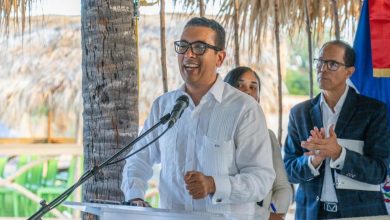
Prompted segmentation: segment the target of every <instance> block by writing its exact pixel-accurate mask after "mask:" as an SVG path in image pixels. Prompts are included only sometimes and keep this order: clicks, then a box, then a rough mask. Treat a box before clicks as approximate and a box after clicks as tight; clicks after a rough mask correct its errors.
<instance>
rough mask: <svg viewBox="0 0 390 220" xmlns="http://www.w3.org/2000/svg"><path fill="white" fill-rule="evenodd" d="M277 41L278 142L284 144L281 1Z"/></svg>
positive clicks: (277, 24)
mask: <svg viewBox="0 0 390 220" xmlns="http://www.w3.org/2000/svg"><path fill="white" fill-rule="evenodd" d="M275 41H276V61H277V70H278V96H279V128H278V142H279V144H280V145H281V144H282V131H283V130H282V126H283V123H282V122H283V94H282V69H281V65H280V34H279V1H278V0H276V1H275Z"/></svg>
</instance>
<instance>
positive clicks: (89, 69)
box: [81, 0, 138, 218]
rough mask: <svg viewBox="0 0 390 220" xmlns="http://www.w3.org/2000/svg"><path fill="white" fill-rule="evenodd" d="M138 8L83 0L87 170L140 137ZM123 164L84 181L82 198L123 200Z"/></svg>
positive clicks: (128, 3) (117, 0)
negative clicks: (136, 16) (136, 13)
mask: <svg viewBox="0 0 390 220" xmlns="http://www.w3.org/2000/svg"><path fill="white" fill-rule="evenodd" d="M133 13H134V3H133V1H127V0H115V1H114V0H107V1H96V0H83V1H81V35H82V40H81V46H82V73H83V78H82V96H83V104H84V112H83V122H84V128H83V130H84V134H83V145H84V167H85V169H86V170H88V169H90V168H92V167H93V166H95V165H97V164H100V163H102V162H103V161H104V160H105V159H107V158H108V157H109V155H112V154H114V153H115V152H117V151H118V150H119V149H121V148H122V147H123V146H124V145H125V144H126V143H128V142H130V140H131V139H133V138H135V137H136V136H137V131H138V81H137V79H138V78H137V77H138V63H137V60H138V55H137V49H136V48H137V46H136V35H135V20H136V18H135V17H133ZM123 165H124V163H123V162H122V163H119V164H115V165H112V166H110V167H109V168H108V169H107V168H106V169H103V170H102V172H100V173H98V174H97V175H95V176H94V177H93V178H91V179H90V180H88V181H87V182H86V183H85V184H84V186H83V201H89V200H90V199H107V200H115V201H123V199H124V197H123V194H122V192H121V190H120V185H121V181H122V167H123ZM86 218H91V216H88V217H86Z"/></svg>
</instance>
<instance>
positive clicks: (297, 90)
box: [285, 68, 320, 95]
mask: <svg viewBox="0 0 390 220" xmlns="http://www.w3.org/2000/svg"><path fill="white" fill-rule="evenodd" d="M305 72H307V71H299V70H293V69H290V68H288V69H287V74H286V79H285V83H286V86H287V89H288V91H289V93H290V94H291V95H309V94H310V82H309V75H308V74H304V73H305ZM315 79H316V76H315V74H313V81H314V82H313V90H314V92H313V93H314V94H318V93H319V92H320V89H319V88H318V85H317V83H316V80H315Z"/></svg>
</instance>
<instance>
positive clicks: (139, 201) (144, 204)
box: [129, 198, 152, 207]
mask: <svg viewBox="0 0 390 220" xmlns="http://www.w3.org/2000/svg"><path fill="white" fill-rule="evenodd" d="M129 205H130V206H140V207H152V206H150V204H149V203H148V202H146V201H144V200H143V199H140V198H135V199H131V200H129Z"/></svg>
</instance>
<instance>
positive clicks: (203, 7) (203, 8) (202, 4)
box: [199, 0, 206, 17]
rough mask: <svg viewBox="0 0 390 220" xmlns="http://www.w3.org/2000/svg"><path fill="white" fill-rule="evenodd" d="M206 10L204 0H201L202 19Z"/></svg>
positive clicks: (200, 13) (200, 12)
mask: <svg viewBox="0 0 390 220" xmlns="http://www.w3.org/2000/svg"><path fill="white" fill-rule="evenodd" d="M205 10H206V6H205V4H204V0H199V15H200V17H204V14H205Z"/></svg>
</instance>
